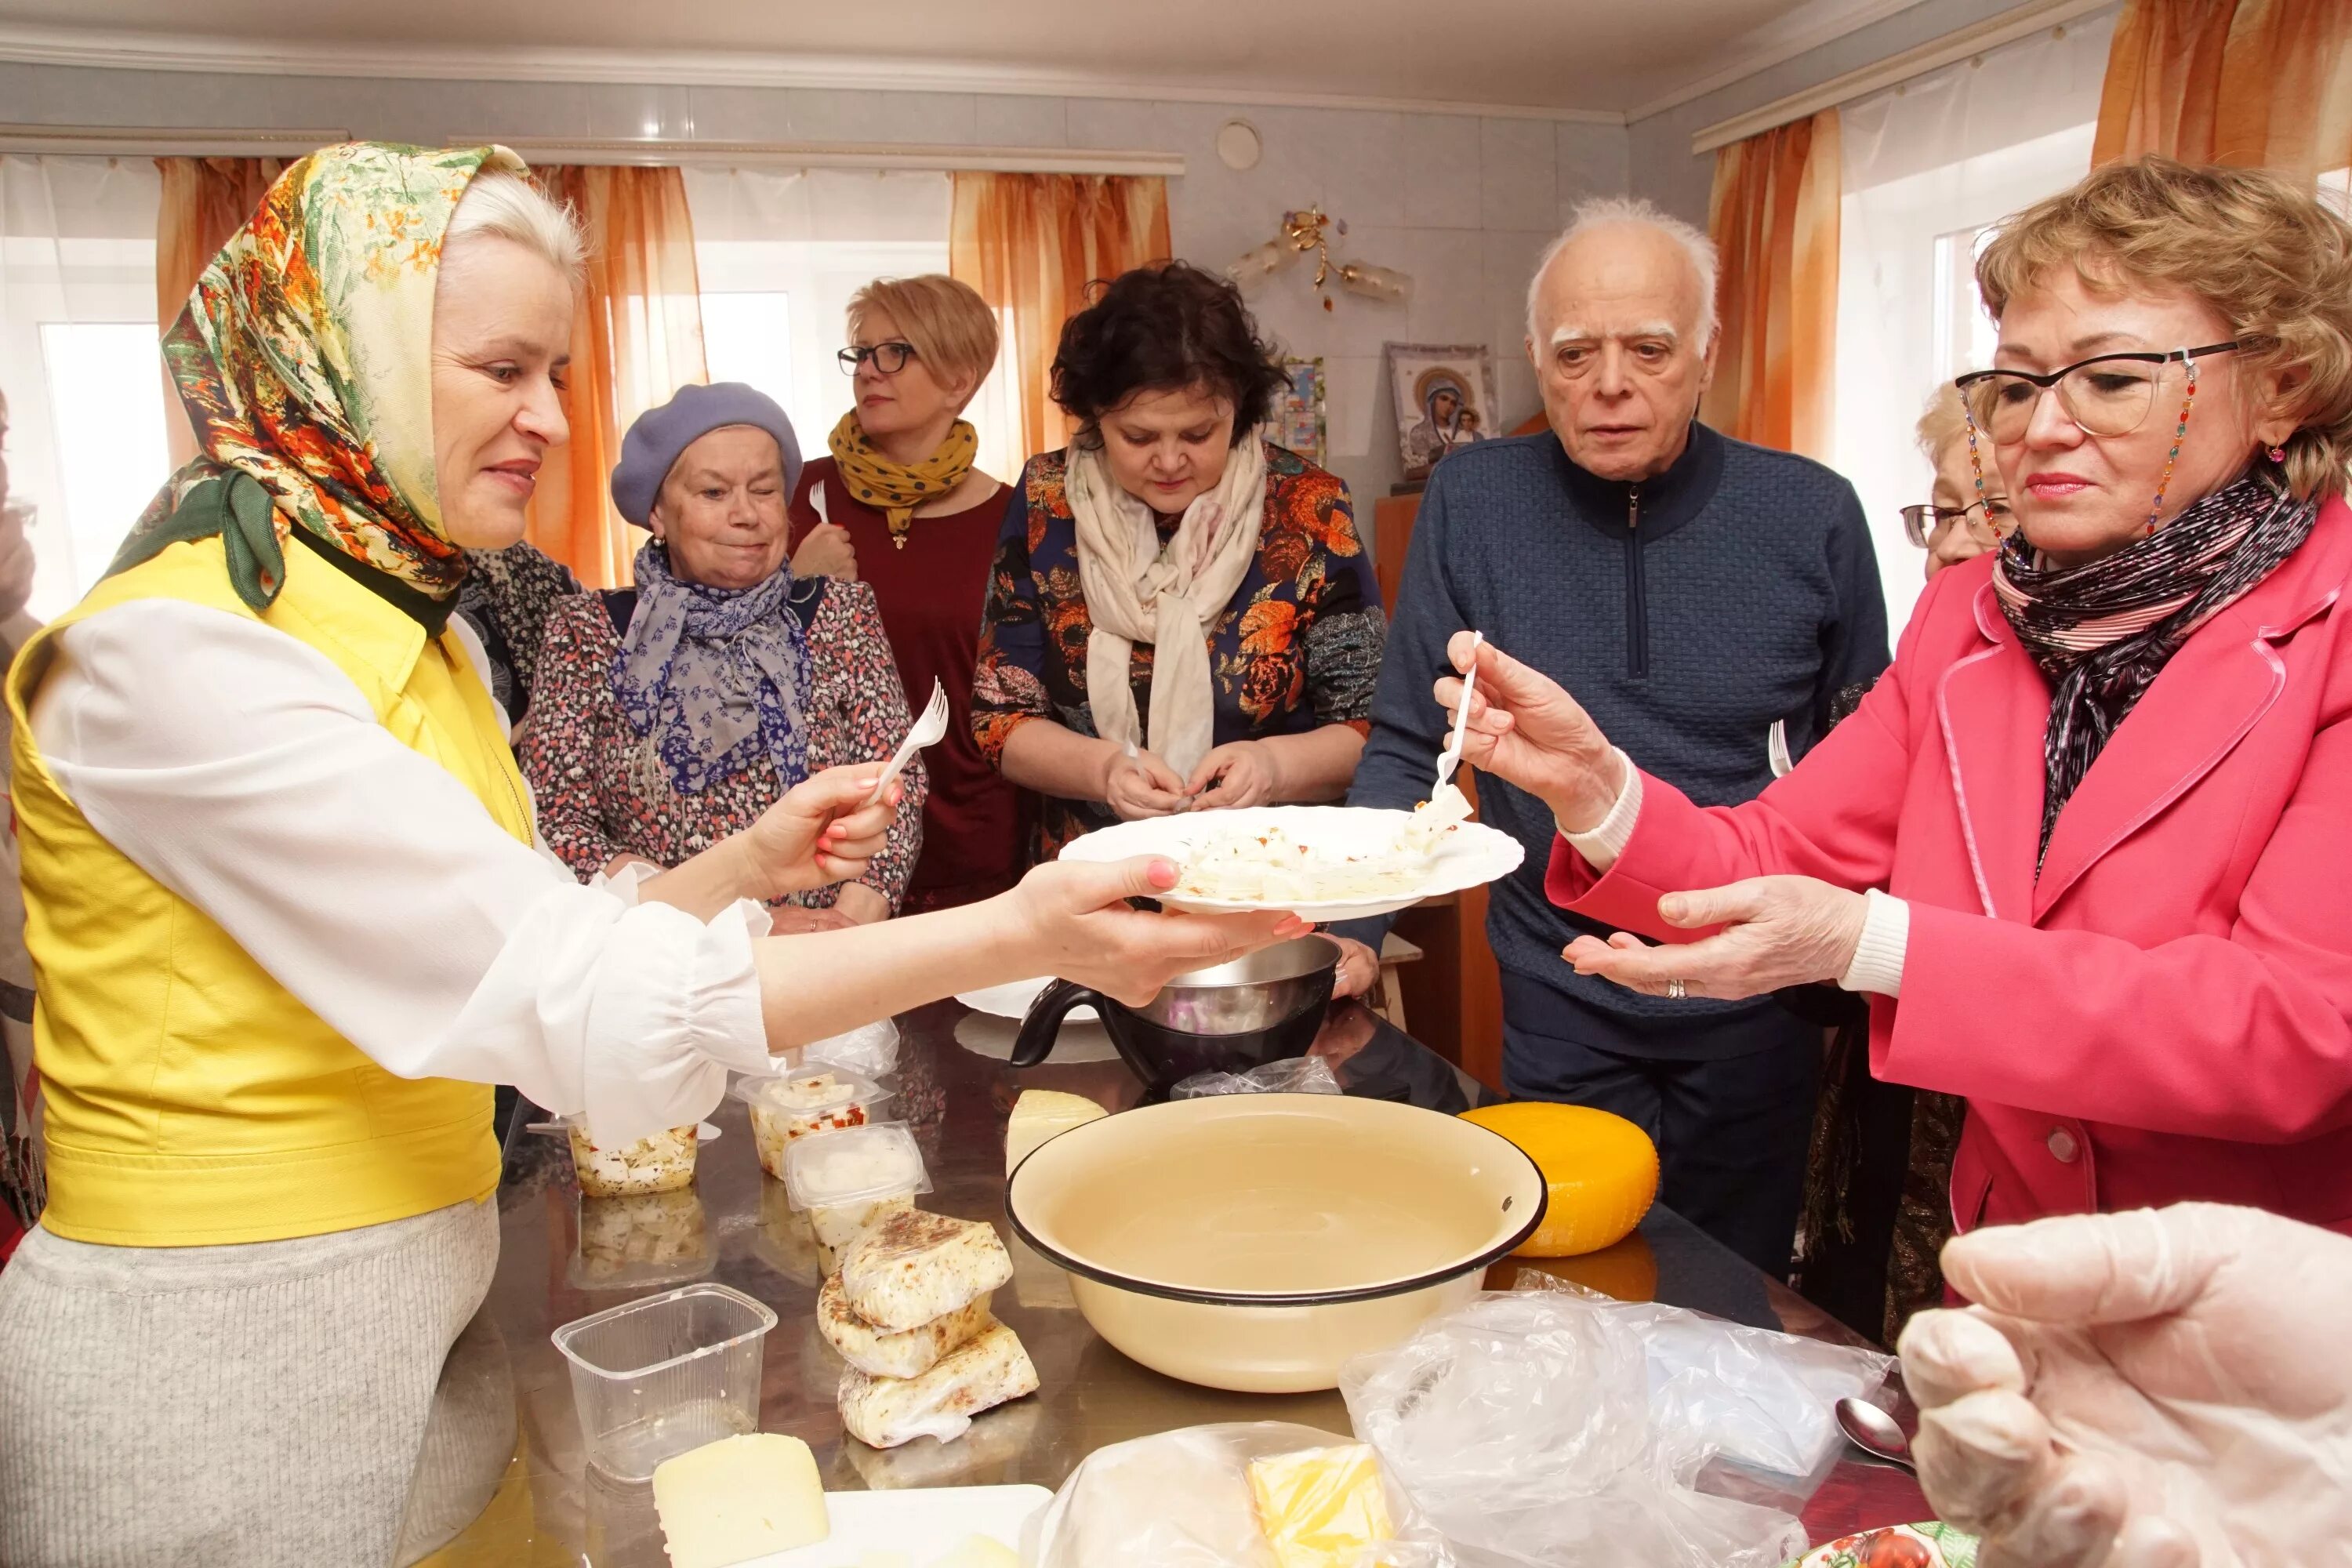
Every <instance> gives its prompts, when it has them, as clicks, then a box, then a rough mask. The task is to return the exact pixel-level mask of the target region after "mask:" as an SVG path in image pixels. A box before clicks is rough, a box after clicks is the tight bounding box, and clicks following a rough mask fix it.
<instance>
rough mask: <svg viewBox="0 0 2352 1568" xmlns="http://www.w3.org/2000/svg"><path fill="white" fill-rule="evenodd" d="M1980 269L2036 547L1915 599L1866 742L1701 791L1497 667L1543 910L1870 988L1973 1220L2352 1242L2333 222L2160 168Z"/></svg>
mask: <svg viewBox="0 0 2352 1568" xmlns="http://www.w3.org/2000/svg"><path fill="white" fill-rule="evenodd" d="M1977 278H1978V283H1979V289H1980V291H1981V292H1982V294H1983V296H1984V301H1985V305H1986V308H1987V309H1988V310H1990V312H1991V313H1992V314H1993V316H1994V317H1995V319H1996V320H1997V321H1999V323H2000V348H1999V351H1998V352H1997V353H1996V354H1995V357H1994V364H1993V368H1992V369H1990V370H1986V371H1979V372H1976V373H1974V374H1969V375H1965V376H1962V377H1960V378H1959V383H1958V385H1959V389H1960V391H1961V392H1962V393H1963V394H1964V395H1966V396H1967V417H1968V419H1969V423H1970V425H1971V426H1973V431H1972V436H1973V439H1972V441H1971V442H1970V447H1971V450H1972V453H1973V455H1974V458H1975V461H1974V463H1973V464H1972V466H1971V472H1970V475H1969V489H1970V491H1971V492H1972V493H1973V494H1976V495H1979V496H1981V495H1987V494H1990V493H1992V492H1993V490H1994V487H1996V486H1997V485H2000V484H2002V483H2003V482H2005V483H2006V485H2007V488H2008V494H2009V497H2010V500H2011V507H2012V509H2013V512H2014V516H2015V519H2016V524H2017V527H2016V531H2015V532H2014V533H2013V534H2012V535H2011V537H2010V538H2009V539H2008V540H2007V541H2006V542H2004V543H2003V544H2002V546H2001V548H2000V550H1998V551H1996V552H1991V553H1990V554H1988V555H1985V556H1982V557H1979V559H1977V560H1975V561H1971V562H1969V563H1965V564H1963V565H1959V566H1956V567H1953V568H1951V569H1950V570H1948V571H1946V572H1942V573H1939V574H1937V577H1936V579H1935V581H1934V582H1932V583H1931V584H1928V587H1927V593H1926V594H1925V595H1923V596H1922V597H1921V598H1920V601H1919V605H1918V608H1917V609H1916V611H1915V612H1914V613H1913V616H1912V619H1911V625H1910V627H1909V629H1908V630H1907V631H1906V633H1905V635H1904V639H1903V647H1902V651H1901V653H1900V654H1899V656H1898V657H1897V658H1896V660H1895V665H1894V667H1893V668H1891V669H1890V670H1889V671H1888V672H1887V674H1886V676H1885V679H1882V680H1881V681H1880V682H1879V683H1878V685H1877V686H1876V687H1875V688H1874V689H1873V690H1872V691H1871V693H1870V695H1869V696H1868V697H1866V698H1865V699H1864V700H1863V704H1862V707H1861V709H1860V710H1859V711H1858V712H1856V713H1855V714H1854V716H1853V719H1852V720H1851V721H1848V722H1846V723H1843V724H1841V725H1839V726H1838V727H1837V728H1836V729H1835V730H1833V731H1831V733H1830V735H1829V736H1828V738H1827V739H1825V740H1824V741H1823V742H1822V743H1821V744H1820V745H1819V746H1817V747H1816V748H1814V750H1813V751H1812V752H1810V753H1809V754H1808V755H1807V756H1806V757H1805V759H1804V760H1803V761H1802V762H1801V763H1798V764H1797V767H1796V768H1795V770H1794V771H1793V772H1791V773H1790V774H1789V775H1788V776H1787V777H1785V778H1783V779H1781V780H1780V781H1779V782H1778V783H1776V784H1774V785H1773V786H1772V787H1771V788H1770V789H1769V790H1767V791H1766V792H1765V793H1764V794H1763V795H1761V796H1760V797H1759V798H1758V799H1756V800H1754V801H1752V802H1750V803H1748V805H1741V806H1737V807H1733V808H1730V809H1713V810H1704V809H1701V808H1700V807H1699V806H1697V805H1694V804H1693V803H1692V802H1691V801H1690V800H1688V799H1687V798H1685V796H1684V795H1682V794H1680V793H1679V792H1678V791H1676V790H1675V788H1674V787H1673V786H1671V785H1669V784H1665V783H1664V781H1662V780H1660V779H1657V778H1654V777H1652V776H1650V775H1648V774H1645V773H1642V772H1641V771H1640V770H1639V769H1638V768H1636V767H1633V766H1630V765H1628V764H1627V763H1626V761H1625V760H1624V758H1623V757H1622V754H1620V753H1618V752H1614V751H1612V749H1611V747H1610V746H1609V744H1608V742H1606V740H1604V739H1603V738H1602V737H1601V733H1600V731H1599V730H1598V728H1597V727H1596V726H1595V725H1594V724H1593V722H1592V721H1591V718H1590V717H1589V716H1588V715H1587V714H1586V713H1585V712H1584V711H1583V710H1582V709H1581V708H1580V707H1579V706H1578V705H1577V704H1576V703H1575V702H1574V701H1573V700H1570V698H1569V697H1568V695H1567V694H1566V693H1564V692H1562V691H1560V690H1559V688H1558V687H1556V686H1553V685H1552V684H1551V683H1550V682H1549V681H1547V680H1545V679H1543V678H1542V677H1540V676H1538V675H1536V674H1535V673H1534V672H1532V671H1529V670H1528V669H1526V668H1523V667H1521V666H1519V665H1517V664H1516V663H1515V662H1513V661H1512V660H1510V659H1509V658H1507V657H1506V656H1504V655H1503V654H1501V653H1500V652H1499V651H1498V650H1496V649H1494V648H1493V647H1492V645H1488V647H1486V649H1484V650H1481V651H1480V652H1478V653H1477V655H1476V656H1475V657H1476V659H1477V666H1478V671H1479V677H1480V679H1479V681H1478V688H1477V691H1478V696H1479V698H1480V699H1482V701H1481V702H1479V703H1477V704H1475V705H1474V711H1473V714H1472V718H1471V729H1472V731H1473V733H1474V738H1473V740H1472V741H1471V742H1470V744H1469V746H1468V747H1467V749H1466V751H1465V759H1464V760H1465V761H1466V762H1468V763H1472V764H1474V765H1475V766H1478V767H1481V768H1491V769H1493V770H1495V771H1496V772H1499V773H1502V774H1503V775H1504V776H1505V777H1506V778H1508V779H1511V780H1512V781H1513V782H1514V783H1516V784H1519V785H1520V786H1521V787H1523V788H1526V789H1528V790H1530V791H1532V792H1533V793H1535V794H1537V795H1540V796H1541V797H1543V799H1544V800H1545V801H1546V802H1547V803H1548V804H1549V805H1550V806H1551V807H1552V809H1553V812H1554V814H1555V816H1557V818H1558V820H1559V824H1560V826H1561V829H1562V831H1563V833H1564V834H1566V835H1567V837H1565V838H1564V839H1563V840H1562V841H1561V842H1560V843H1559V845H1558V847H1557V848H1556V851H1555V853H1554V856H1553V859H1552V863H1551V874H1550V880H1549V891H1550V894H1551V896H1552V897H1553V899H1554V900H1557V901H1558V902H1559V904H1561V905H1562V906H1563V907H1564V908H1567V909H1569V910H1573V911H1574V912H1576V913H1578V914H1580V915H1584V916H1586V917H1588V918H1591V919H1594V920H1598V921H1603V922H1605V923H1608V924H1611V925H1614V926H1617V927H1619V928H1621V929H1622V930H1624V931H1644V932H1647V933H1649V934H1651V935H1653V936H1656V937H1661V938H1665V939H1668V940H1669V942H1671V945H1666V946H1659V947H1651V946H1647V945H1645V944H1643V943H1642V942H1638V941H1636V940H1635V939H1634V938H1633V937H1631V936H1620V937H1618V938H1616V939H1614V941H1613V942H1601V941H1599V940H1598V939H1595V938H1591V937H1580V938H1579V939H1578V940H1577V942H1575V943H1574V944H1573V945H1571V946H1570V948H1569V949H1568V951H1567V953H1566V955H1565V956H1566V958H1567V960H1568V962H1570V963H1572V964H1574V965H1575V966H1576V967H1577V968H1578V969H1579V970H1580V971H1581V972H1583V973H1596V974H1601V975H1605V976H1607V977H1608V978H1610V979H1612V980H1614V981H1617V982H1618V983H1620V984H1626V985H1631V986H1633V987H1634V988H1636V989H1639V990H1642V991H1644V992H1650V993H1654V994H1664V995H1672V996H1681V995H1693V996H1717V997H1738V996H1748V995H1754V994H1759V993H1760V992H1766V991H1772V990H1777V989H1779V988H1780V987H1781V986H1785V985H1793V984H1807V983H1811V982H1819V981H1835V982H1837V983H1839V984H1843V986H1845V987H1846V988H1847V989H1849V990H1855V991H1863V992H1866V993H1869V994H1871V997H1872V1016H1871V1041H1870V1049H1871V1065H1872V1068H1873V1069H1874V1071H1875V1072H1876V1073H1877V1074H1878V1076H1879V1077H1881V1078H1883V1079H1887V1080H1889V1081H1892V1082H1896V1083H1906V1084H1910V1085H1913V1086H1916V1087H1917V1088H1921V1089H1933V1090H1937V1091H1940V1092H1946V1093H1955V1094H1961V1095H1965V1096H1966V1097H1967V1099H1968V1119H1967V1124H1966V1127H1965V1129H1964V1131H1962V1133H1961V1137H1960V1144H1959V1149H1958V1154H1957V1156H1956V1158H1955V1160H1954V1163H1953V1169H1952V1178H1951V1187H1950V1196H1951V1205H1952V1213H1953V1215H1954V1218H1955V1219H1956V1220H1957V1222H1958V1228H1960V1229H1962V1230H1968V1229H1971V1228H1974V1227H1975V1226H1979V1225H1995V1224H2008V1223H2013V1222H2018V1221H2023V1220H2029V1219H2032V1218H2035V1217H2037V1216H2040V1215H2051V1214H2063V1213H2073V1212H2084V1211H2112V1210H2122V1209H2130V1208H2137V1207H2143V1206H2157V1205H2165V1204H2169V1203H2175V1202H2179V1201H2181V1200H2184V1199H2200V1200H2209V1201H2213V1202H2221V1203H2237V1204H2245V1205H2253V1206H2256V1207H2262V1208H2267V1209H2271V1210H2273V1212H2276V1213H2279V1214H2283V1215H2286V1216H2288V1217H2290V1218H2295V1219H2302V1220H2305V1221H2308V1222H2309V1223H2312V1224H2315V1225H2320V1226H2327V1227H2330V1228H2333V1229H2336V1230H2352V895H2347V879H2346V877H2345V874H2344V846H2345V832H2344V823H2345V821H2346V818H2347V813H2352V609H2347V605H2352V506H2347V504H2346V499H2345V489H2346V471H2345V469H2346V459H2347V454H2352V223H2347V220H2346V219H2345V218H2344V217H2343V216H2340V215H2338V214H2337V213H2336V212H2334V211H2332V210H2330V209H2329V208H2327V207H2326V206H2324V205H2322V204H2321V203H2320V202H2319V201H2318V200H2317V199H2316V198H2315V196H2314V195H2313V193H2312V191H2311V190H2310V188H2309V187H2308V186H2307V185H2305V184H2300V183H2297V182H2293V181H2290V180H2288V179H2286V178H2284V177H2283V176H2281V175H2278V174H2271V173H2267V172H2264V171H2261V170H2252V169H2231V168H2193V167H2189V166H2188V165H2186V164H2182V163H2175V162H2172V161H2170V160H2168V159H2162V158H2149V159H2145V160H2142V161H2140V162H2138V163H2125V164H2115V165H2110V166H2108V167H2105V168H2102V169H2099V170H2097V171H2095V172H2094V173H2093V174H2091V175H2089V176H2088V177H2087V178H2085V179H2084V181H2082V182H2081V183H2080V184H2077V185H2076V186H2074V188H2073V189H2071V190H2069V191H2066V192H2063V193H2062V194H2061V195H2056V196H2053V197H2052V198H2051V199H2049V200H2048V201H2045V202H2042V204H2040V205H2037V206H2034V207H2032V208H2031V209H2029V210H2028V211H2026V212H2024V213H2022V214H2020V215H2019V216H2016V217H2015V218H2013V219H2011V221H2010V222H2009V223H2008V224H2006V225H2005V226H2003V227H2002V228H2001V230H2000V233H1999V234H1998V235H1997V236H1996V237H1995V238H1994V239H1993V241H1992V243H1991V244H1990V247H1988V248H1987V249H1986V251H1985V252H1984V255H1983V257H1982V258H1981V259H1980V260H1979V263H1978V268H1977ZM1467 640H1468V639H1467V638H1466V637H1465V638H1464V639H1463V641H1464V643H1465V644H1466V642H1467ZM1456 657H1457V658H1458V659H1459V660H1460V661H1461V662H1463V663H1465V664H1466V663H1468V662H1469V660H1470V658H1471V650H1470V649H1469V648H1468V647H1466V646H1465V647H1460V648H1457V650H1456ZM1457 692H1458V685H1457V683H1456V682H1454V681H1453V680H1451V679H1449V680H1445V681H1442V682H1440V683H1439V688H1438V691H1437V693H1436V695H1437V697H1438V698H1439V699H1440V700H1451V699H1452V698H1453V697H1454V695H1456V693H1457Z"/></svg>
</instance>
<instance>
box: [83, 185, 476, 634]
mask: <svg viewBox="0 0 2352 1568" xmlns="http://www.w3.org/2000/svg"><path fill="white" fill-rule="evenodd" d="M484 169H502V170H508V171H511V172H513V173H517V174H520V173H521V172H522V170H523V163H522V162H521V160H520V159H519V158H517V157H516V156H515V155H514V154H513V153H509V152H508V151H507V150H506V149H504V148H502V147H471V148H463V149H433V150H428V149H422V148H415V147H403V146H397V145H394V144H391V143H387V142H345V143H343V144H342V145H341V146H338V147H328V148H322V149H321V150H320V151H319V152H317V153H312V154H310V156H309V157H307V158H304V159H302V160H301V161H300V162H299V163H294V164H292V165H291V166H290V167H289V168H288V169H287V171H286V172H285V173H284V174H281V175H279V176H278V181H277V183H276V184H272V185H271V186H270V187H269V191H268V195H265V196H263V197H262V200H261V205H260V207H259V208H258V209H257V211H256V212H255V213H254V215H253V216H252V218H251V219H250V220H249V221H248V222H247V224H246V226H245V227H243V228H242V229H240V230H238V231H237V233H236V235H234V236H233V237H231V238H230V239H229V241H228V243H227V244H226V245H224V246H223V247H221V249H220V254H219V255H217V256H215V257H214V258H213V260H212V265H211V266H209V267H207V268H205V272H204V276H203V277H202V278H200V279H197V282H196V288H195V291H194V293H193V294H191V295H190V296H189V298H188V306H187V309H186V310H184V311H183V312H181V315H180V319H179V321H177V322H176V323H174V324H173V328H172V330H171V331H170V333H169V334H167V335H166V336H165V338H164V340H163V357H164V361H165V363H167V365H168V366H169V367H170V370H171V373H172V379H173V382H174V383H176V384H177V385H178V387H179V392H180V401H181V402H182V404H183V405H185V407H186V408H187V411H188V420H189V423H190V424H191V425H192V426H194V431H195V437H196V444H197V446H198V447H199V448H200V449H201V454H202V455H201V456H199V457H197V458H194V460H193V461H191V462H189V463H188V464H186V465H185V466H184V467H183V468H181V469H180V470H179V471H178V472H177V473H175V474H173V476H172V477H171V479H168V480H167V481H165V483H164V486H163V490H162V491H161V492H160V493H159V494H158V495H157V496H156V497H155V499H154V500H153V501H152V502H151V503H150V504H149V505H148V508H147V510H146V511H145V512H144V513H143V514H142V516H141V517H140V519H139V521H138V524H137V526H136V527H134V528H133V529H132V531H131V535H130V537H129V538H128V539H126V540H125V541H124V542H123V546H122V551H121V553H120V554H119V555H118V556H117V557H116V559H115V563H114V566H113V568H112V569H113V570H115V571H121V570H122V569H123V568H124V567H126V566H131V565H135V564H136V563H139V562H140V561H142V560H145V559H146V558H147V557H148V556H151V555H153V554H155V553H156V552H159V551H161V550H162V549H163V547H164V546H165V545H166V544H169V543H172V542H174V541H176V540H182V539H197V538H205V537H209V536H210V535H212V534H214V533H220V534H222V535H223V536H224V538H225V541H226V545H227V548H228V554H229V572H230V576H231V579H232V580H233V581H234V582H235V583H236V589H237V593H238V595H239V596H241V597H242V598H243V599H244V600H245V601H246V603H247V604H248V605H252V606H253V607H254V608H255V609H263V608H266V607H268V605H269V604H271V603H272V602H273V601H275V600H276V598H277V596H278V589H279V588H280V587H282V586H283V585H284V583H285V580H286V575H285V558H284V545H285V542H286V540H287V538H288V537H289V531H290V530H291V529H293V528H298V527H299V528H300V529H302V530H304V531H306V532H307V533H308V534H309V535H310V536H311V537H310V541H308V542H323V543H324V544H325V545H326V546H327V547H329V548H330V549H331V550H332V551H334V552H338V553H340V554H341V555H343V556H345V557H347V558H349V559H350V560H351V561H353V562H356V563H360V564H361V565H363V566H366V567H370V568H373V571H374V572H375V573H379V574H384V575H385V576H389V577H391V578H393V579H394V580H395V581H396V582H397V583H398V584H401V585H404V586H405V587H406V588H408V589H411V590H414V591H415V593H416V594H418V595H423V596H424V598H425V600H426V601H429V602H433V603H438V604H445V605H446V603H447V602H448V601H449V600H450V599H451V597H452V596H453V595H455V594H456V592H457V584H458V583H459V581H460V580H461V579H462V578H463V577H464V575H465V572H466V557H465V554H464V552H461V551H460V550H459V549H458V548H457V546H456V545H454V544H452V543H451V542H449V540H448V538H447V536H446V534H445V533H444V532H443V531H442V526H441V507H440V498H439V495H438V492H437V489H436V484H435V479H434V467H433V384H432V342H433V290H434V284H435V280H436V278H437V277H438V275H439V272H440V265H441V239H442V236H443V235H444V234H445V233H446V232H447V230H448V227H449V220H450V216H451V215H452V214H453V213H455V211H456V210H457V202H458V199H459V198H460V197H462V196H463V195H465V193H466V187H467V184H468V183H469V182H471V181H472V179H473V177H474V176H475V174H478V173H479V172H481V171H482V170H484Z"/></svg>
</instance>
